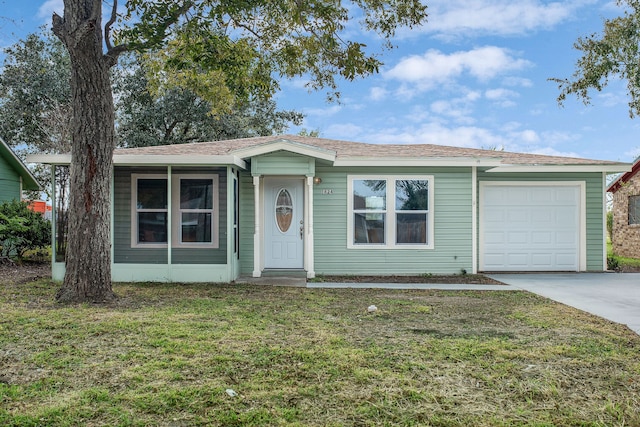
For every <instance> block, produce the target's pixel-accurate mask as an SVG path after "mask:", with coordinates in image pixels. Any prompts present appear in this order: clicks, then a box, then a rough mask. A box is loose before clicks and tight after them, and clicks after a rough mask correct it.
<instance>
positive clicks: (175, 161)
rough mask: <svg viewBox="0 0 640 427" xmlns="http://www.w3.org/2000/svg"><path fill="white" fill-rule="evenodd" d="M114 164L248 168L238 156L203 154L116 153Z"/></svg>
mask: <svg viewBox="0 0 640 427" xmlns="http://www.w3.org/2000/svg"><path fill="white" fill-rule="evenodd" d="M113 163H114V165H120V166H123V165H127V166H150V165H155V166H167V165H171V166H210V165H235V166H238V167H239V168H243V169H246V168H247V163H246V162H245V161H244V160H242V159H241V158H239V157H238V156H203V155H197V154H190V155H179V154H170V155H144V154H137V155H131V154H120V155H118V154H116V155H114V156H113Z"/></svg>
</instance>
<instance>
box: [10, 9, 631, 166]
mask: <svg viewBox="0 0 640 427" xmlns="http://www.w3.org/2000/svg"><path fill="white" fill-rule="evenodd" d="M427 5H428V6H429V9H428V12H429V21H428V23H427V24H426V25H424V26H423V27H422V28H419V29H414V30H411V31H408V30H404V31H400V32H399V34H398V37H397V38H396V39H395V40H394V44H395V45H396V46H397V47H396V49H394V50H392V51H386V52H384V53H383V56H382V60H383V62H384V63H385V65H384V66H383V68H382V69H381V70H380V73H379V74H377V75H374V76H371V77H368V78H366V79H361V80H358V81H356V82H341V83H340V88H339V91H340V92H341V94H342V102H341V103H340V104H328V103H327V102H326V101H325V99H326V97H325V93H323V92H317V93H309V92H308V91H307V89H306V88H305V86H304V83H305V81H304V79H296V80H291V81H283V82H281V86H282V92H281V93H279V94H278V99H277V100H278V105H279V106H280V108H284V109H294V110H296V111H300V112H303V113H304V114H305V115H306V118H305V123H304V124H303V125H302V126H301V128H306V129H307V130H319V131H320V136H322V137H325V138H335V139H344V140H350V141H361V142H371V143H381V144H383V143H393V144H412V143H429V144H441V145H452V146H461V147H472V148H493V147H495V148H504V149H505V150H508V151H520V152H531V153H539V154H550V155H566V156H577V157H586V158H593V159H602V160H616V161H625V162H631V161H633V160H634V159H635V158H636V157H637V156H639V155H640V138H639V136H640V118H636V119H631V118H629V114H628V106H627V102H628V97H627V95H626V89H625V86H624V84H623V83H622V82H613V83H611V84H610V85H609V86H608V87H607V88H606V89H605V91H603V92H601V93H598V92H594V93H592V105H590V106H585V105H583V103H582V102H581V101H579V100H577V99H575V98H571V99H568V100H567V101H566V102H565V104H564V106H563V107H560V106H558V104H557V102H556V98H557V95H558V89H557V86H556V84H555V83H553V82H551V81H549V80H548V79H549V78H550V77H560V78H565V77H570V76H571V74H572V73H573V72H574V66H575V61H576V59H577V58H578V51H576V50H575V49H573V43H574V42H575V40H576V39H577V38H578V37H579V36H586V35H588V34H591V33H594V32H600V30H601V29H602V20H603V19H604V18H610V17H614V16H617V15H620V14H621V9H619V8H618V6H616V5H615V2H614V1H599V0H574V1H571V0H570V1H559V2H549V1H541V0H518V1H515V2H514V1H512V0H431V1H428V2H427ZM53 10H57V11H59V12H60V13H61V12H62V0H48V1H42V0H40V1H37V0H23V1H8V0H0V47H6V46H9V45H11V44H13V43H15V42H16V41H17V40H18V39H20V38H21V37H23V36H24V35H25V34H27V33H30V32H34V31H37V29H38V27H39V26H40V25H43V24H48V23H49V22H50V20H51V12H52V11H53ZM349 31H350V33H351V35H352V36H353V37H354V38H356V39H358V40H362V41H363V42H364V43H367V44H368V45H371V46H376V43H377V41H376V40H375V38H373V37H371V35H368V34H363V35H358V34H357V32H358V28H357V27H356V26H354V27H353V28H350V29H349ZM299 130H300V129H299V128H292V129H290V132H291V133H297V132H298V131H299Z"/></svg>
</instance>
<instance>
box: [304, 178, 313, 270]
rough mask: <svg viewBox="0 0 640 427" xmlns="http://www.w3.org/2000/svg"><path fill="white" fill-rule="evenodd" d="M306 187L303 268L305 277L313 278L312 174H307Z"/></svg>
mask: <svg viewBox="0 0 640 427" xmlns="http://www.w3.org/2000/svg"><path fill="white" fill-rule="evenodd" d="M306 184H307V188H306V191H305V192H304V195H305V207H304V223H305V224H306V226H305V228H306V230H307V232H306V233H305V234H306V238H305V240H304V245H305V251H304V254H305V256H304V269H305V270H307V279H313V278H314V277H316V273H315V271H314V262H313V259H314V256H313V243H314V241H313V176H308V177H307V180H306Z"/></svg>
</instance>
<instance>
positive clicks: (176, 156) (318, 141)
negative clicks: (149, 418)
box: [28, 135, 631, 173]
mask: <svg viewBox="0 0 640 427" xmlns="http://www.w3.org/2000/svg"><path fill="white" fill-rule="evenodd" d="M280 150H287V151H290V152H294V153H297V154H301V155H306V156H311V157H315V158H317V159H321V160H325V161H329V162H330V163H332V164H333V165H334V166H436V165H438V166H478V167H484V168H486V169H487V170H489V171H491V172H525V171H532V172H565V171H568V170H569V169H570V170H571V171H578V170H579V171H582V172H606V173H616V172H626V171H629V170H631V165H630V164H628V163H620V162H612V161H607V160H592V159H582V158H576V157H561V156H545V155H541V154H529V153H513V152H508V151H497V150H481V149H476V148H462V147H451V146H446V145H435V144H368V143H362V142H350V141H340V140H336V139H326V138H314V137H309V136H299V135H277V136H260V137H253V138H240V139H230V140H224V141H210V142H195V143H190V144H175V145H158V146H154V147H139V148H119V149H117V150H115V152H114V164H116V165H132V166H133V165H158V166H160V165H200V166H202V165H210V164H228V165H231V164H235V165H237V166H239V167H242V168H245V167H247V164H246V161H247V160H248V159H250V158H251V157H255V156H259V155H262V154H268V153H272V152H276V151H280ZM28 160H29V161H30V162H34V163H48V164H69V163H70V162H71V156H70V155H69V154H64V155H59V154H41V155H32V156H29V158H28Z"/></svg>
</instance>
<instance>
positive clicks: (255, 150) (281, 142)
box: [233, 139, 336, 162]
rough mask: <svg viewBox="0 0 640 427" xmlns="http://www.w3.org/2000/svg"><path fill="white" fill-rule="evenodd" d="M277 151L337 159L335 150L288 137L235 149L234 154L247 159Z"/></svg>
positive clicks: (330, 159)
mask: <svg viewBox="0 0 640 427" xmlns="http://www.w3.org/2000/svg"><path fill="white" fill-rule="evenodd" d="M277 151H288V152H290V153H295V154H300V155H302V156H307V157H313V158H316V159H321V160H326V161H329V162H334V161H335V160H336V152H335V151H332V150H327V149H325V148H320V147H315V146H313V145H307V144H301V143H299V142H295V141H290V140H288V139H278V140H275V141H272V142H267V143H264V144H259V145H254V146H252V147H247V148H242V149H239V150H234V151H233V155H235V156H238V157H240V158H243V159H247V158H251V157H255V156H261V155H264V154H270V153H275V152H277Z"/></svg>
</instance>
